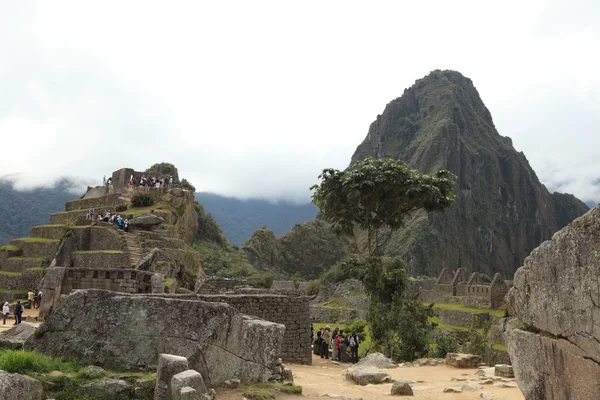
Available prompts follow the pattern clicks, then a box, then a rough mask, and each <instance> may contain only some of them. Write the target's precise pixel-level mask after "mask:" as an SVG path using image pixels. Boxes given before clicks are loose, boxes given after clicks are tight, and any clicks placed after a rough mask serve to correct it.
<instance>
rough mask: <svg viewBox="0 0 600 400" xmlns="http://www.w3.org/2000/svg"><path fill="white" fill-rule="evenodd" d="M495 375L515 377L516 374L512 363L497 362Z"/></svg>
mask: <svg viewBox="0 0 600 400" xmlns="http://www.w3.org/2000/svg"><path fill="white" fill-rule="evenodd" d="M494 375H496V376H500V377H502V378H514V377H515V374H514V373H513V367H512V365H507V364H496V366H495V367H494Z"/></svg>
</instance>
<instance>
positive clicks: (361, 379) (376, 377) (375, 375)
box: [344, 365, 389, 386]
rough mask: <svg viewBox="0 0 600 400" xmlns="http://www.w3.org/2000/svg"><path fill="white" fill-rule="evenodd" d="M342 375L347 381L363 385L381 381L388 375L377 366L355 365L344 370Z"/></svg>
mask: <svg viewBox="0 0 600 400" xmlns="http://www.w3.org/2000/svg"><path fill="white" fill-rule="evenodd" d="M344 376H345V377H346V380H347V381H350V382H352V383H355V384H357V385H362V386H365V385H368V384H379V383H383V382H384V381H385V380H386V378H388V376H389V375H388V374H387V373H385V372H383V371H381V370H380V369H379V368H377V367H371V366H356V365H355V366H352V367H350V368H348V369H347V370H346V371H344Z"/></svg>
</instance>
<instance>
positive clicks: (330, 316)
mask: <svg viewBox="0 0 600 400" xmlns="http://www.w3.org/2000/svg"><path fill="white" fill-rule="evenodd" d="M355 319H364V320H366V319H367V312H366V311H364V310H355V309H341V308H328V307H321V306H314V305H311V306H310V321H311V322H337V323H339V324H346V323H349V322H352V321H354V320H355Z"/></svg>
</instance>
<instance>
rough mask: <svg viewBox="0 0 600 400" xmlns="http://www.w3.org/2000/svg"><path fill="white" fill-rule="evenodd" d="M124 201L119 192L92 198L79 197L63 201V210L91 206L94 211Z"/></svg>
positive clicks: (84, 208)
mask: <svg viewBox="0 0 600 400" xmlns="http://www.w3.org/2000/svg"><path fill="white" fill-rule="evenodd" d="M120 203H125V201H124V200H122V199H121V195H120V194H119V193H112V194H109V195H106V196H102V197H97V198H93V199H79V200H71V201H67V202H66V203H65V211H75V210H86V212H87V210H88V209H90V208H93V209H94V211H96V209H97V208H101V207H108V208H111V207H113V206H114V205H116V204H120ZM97 215H98V214H97V213H94V216H97Z"/></svg>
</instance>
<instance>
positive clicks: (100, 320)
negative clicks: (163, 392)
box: [25, 289, 293, 387]
mask: <svg viewBox="0 0 600 400" xmlns="http://www.w3.org/2000/svg"><path fill="white" fill-rule="evenodd" d="M292 329H293V328H292ZM284 339H285V326H284V325H281V324H278V323H274V322H269V321H265V320H263V319H259V318H256V317H251V316H248V315H244V314H242V313H240V312H238V311H237V310H236V309H235V308H234V307H232V306H230V305H228V304H224V303H215V302H211V303H208V302H205V301H200V300H199V299H192V298H189V297H188V298H186V297H185V296H177V295H166V294H162V295H141V294H137V295H130V294H126V293H117V292H110V291H104V290H95V289H89V290H79V291H75V292H73V293H72V294H71V295H69V296H66V297H65V298H64V299H62V300H61V304H60V306H59V307H57V309H56V311H55V312H54V313H53V314H52V317H51V318H49V319H48V320H47V321H46V322H45V323H44V324H43V325H42V326H41V327H40V328H38V331H37V333H36V334H35V335H33V336H31V337H29V339H28V340H27V342H26V345H25V347H26V348H29V349H33V350H36V351H39V352H41V353H44V354H49V355H54V356H60V357H73V358H76V359H79V360H81V361H82V362H85V363H88V364H94V365H99V366H102V367H105V368H107V367H111V366H115V365H118V366H120V367H124V368H127V369H130V370H139V369H142V370H153V369H155V368H156V366H157V364H158V363H159V355H160V354H174V355H178V356H181V357H185V358H187V359H188V360H189V367H190V368H191V369H194V370H196V371H198V372H200V373H201V374H202V378H203V381H204V383H205V384H206V385H207V386H209V387H210V386H215V385H219V384H221V383H222V382H224V381H226V380H228V379H240V380H241V381H242V382H244V383H246V382H263V381H267V380H268V379H270V378H272V377H273V376H274V375H275V373H276V372H278V370H277V368H278V367H279V366H280V363H279V359H280V354H281V349H282V346H283V345H284Z"/></svg>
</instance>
